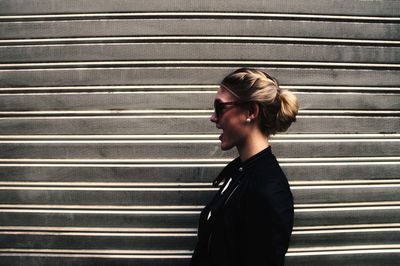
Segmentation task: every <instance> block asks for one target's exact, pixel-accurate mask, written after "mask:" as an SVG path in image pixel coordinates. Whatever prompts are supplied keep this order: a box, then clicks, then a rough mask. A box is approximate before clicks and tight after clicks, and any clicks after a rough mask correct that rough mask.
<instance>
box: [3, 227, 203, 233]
mask: <svg viewBox="0 0 400 266" xmlns="http://www.w3.org/2000/svg"><path fill="white" fill-rule="evenodd" d="M1 231H10V232H11V231H21V232H23V231H32V232H46V231H47V232H108V233H112V232H121V233H196V232H197V229H196V228H154V227H149V228H145V227H143V228H131V227H54V226H0V232H1Z"/></svg>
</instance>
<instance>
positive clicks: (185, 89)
mask: <svg viewBox="0 0 400 266" xmlns="http://www.w3.org/2000/svg"><path fill="white" fill-rule="evenodd" d="M218 87H219V86H218V85H217V84H214V85H213V84H209V85H182V84H176V85H125V86H124V85H110V86H54V87H48V86H46V87H2V88H0V96H1V95H4V94H7V93H12V95H16V94H17V93H21V94H26V95H28V94H55V93H59V94H70V93H88V94H89V93H110V92H114V93H115V92H118V93H135V92H140V93H143V92H146V93H149V94H150V93H178V92H179V93H216V91H217V89H218ZM280 87H281V88H282V89H289V90H292V91H294V92H359V93H363V92H367V93H371V92H372V93H398V92H400V87H365V86H363V87H361V86H315V85H306V86H296V85H280Z"/></svg>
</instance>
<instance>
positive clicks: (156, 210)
mask: <svg viewBox="0 0 400 266" xmlns="http://www.w3.org/2000/svg"><path fill="white" fill-rule="evenodd" d="M63 206H64V205H54V206H50V205H49V206H46V205H44V206H41V208H39V207H40V206H39V205H38V208H32V207H23V206H21V207H20V208H19V207H18V205H10V206H9V207H4V208H3V207H0V213H47V214H106V215H118V214H126V215H178V216H180V215H199V214H200V211H201V209H202V208H203V207H199V206H198V207H197V208H187V209H178V208H177V209H167V208H160V207H159V206H141V207H142V208H134V209H133V208H131V209H130V208H129V206H128V207H127V208H125V209H123V208H115V209H113V208H106V209H104V208H102V206H99V207H98V208H91V207H87V208H85V205H80V206H77V207H76V208H75V207H74V208H63ZM393 210H400V205H388V206H386V205H385V206H382V205H374V206H344V207H335V206H325V207H318V208H316V207H315V208H314V207H312V208H297V207H295V210H294V212H295V213H313V212H317V213H324V212H327V213H331V212H370V211H393Z"/></svg>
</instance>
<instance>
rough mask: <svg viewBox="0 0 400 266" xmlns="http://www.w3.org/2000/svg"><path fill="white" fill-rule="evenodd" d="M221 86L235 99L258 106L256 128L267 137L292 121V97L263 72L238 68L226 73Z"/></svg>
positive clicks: (294, 100)
mask: <svg viewBox="0 0 400 266" xmlns="http://www.w3.org/2000/svg"><path fill="white" fill-rule="evenodd" d="M221 87H223V88H224V89H226V90H227V91H229V92H230V93H231V94H232V95H233V96H234V97H235V98H237V100H238V101H239V102H243V103H247V102H248V103H252V104H257V105H258V106H259V108H260V114H259V119H258V122H259V128H260V129H261V131H262V132H263V133H264V134H265V135H267V136H269V135H274V134H276V133H277V132H285V131H286V130H287V129H288V128H289V127H290V125H291V124H292V123H293V122H295V121H296V115H297V113H298V109H299V106H298V102H297V98H296V96H294V94H293V93H292V92H290V91H288V90H282V89H280V88H279V84H278V81H277V80H276V79H275V78H273V77H271V76H270V75H268V74H267V73H265V72H262V71H260V70H256V69H249V68H240V69H238V70H236V71H234V72H232V73H231V74H229V75H228V76H226V77H225V78H224V79H223V80H222V82H221ZM251 106H252V105H251V104H250V105H249V107H250V108H251Z"/></svg>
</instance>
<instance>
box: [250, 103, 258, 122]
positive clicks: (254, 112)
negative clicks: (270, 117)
mask: <svg viewBox="0 0 400 266" xmlns="http://www.w3.org/2000/svg"><path fill="white" fill-rule="evenodd" d="M248 112H249V113H248V118H250V119H251V120H255V119H257V118H258V116H259V114H260V106H258V104H256V103H251V104H250V105H249V107H248Z"/></svg>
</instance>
